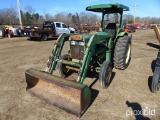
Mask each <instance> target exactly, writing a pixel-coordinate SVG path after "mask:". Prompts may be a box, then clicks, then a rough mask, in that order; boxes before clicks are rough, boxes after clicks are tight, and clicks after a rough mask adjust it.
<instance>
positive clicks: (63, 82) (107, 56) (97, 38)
mask: <svg viewBox="0 0 160 120" xmlns="http://www.w3.org/2000/svg"><path fill="white" fill-rule="evenodd" d="M86 10H87V11H92V12H97V13H102V20H101V30H100V31H96V32H91V33H90V34H61V35H60V36H59V38H58V39H57V41H56V43H55V45H54V49H53V50H52V55H51V56H50V57H49V59H48V62H47V68H46V70H45V71H43V72H42V71H38V70H35V69H29V70H27V71H26V82H27V90H28V91H29V92H31V93H32V94H34V95H36V96H37V97H40V98H42V99H43V100H45V101H47V102H49V103H51V104H53V105H55V106H57V107H59V108H61V109H63V110H66V111H68V112H70V113H73V114H76V115H78V116H81V114H82V113H83V112H84V111H85V110H86V109H87V107H88V105H89V104H90V99H91V92H90V89H89V87H88V86H87V85H84V84H83V82H84V80H85V77H86V74H87V71H89V70H93V71H96V72H98V73H99V82H100V86H101V87H102V88H107V87H108V85H109V84H110V82H111V74H112V69H113V67H115V68H116V69H120V70H124V69H126V68H127V67H128V65H129V63H130V60H131V36H129V35H128V33H127V32H124V29H125V23H123V22H122V17H123V11H128V10H129V8H128V7H127V6H124V5H122V4H100V5H93V6H88V7H87V8H86ZM110 14H112V16H111V17H109V15H110ZM114 16H117V17H116V18H120V20H119V21H115V20H112V18H114ZM106 19H111V20H109V21H108V20H107V24H105V22H106ZM117 22H119V24H118V23H117ZM66 41H69V42H68V43H69V46H70V47H69V48H68V50H66V51H68V52H67V53H66V54H63V55H61V51H62V49H63V46H64V44H65V42H66ZM55 69H57V70H58V71H59V74H60V76H61V77H58V76H55V75H52V74H53V72H54V70H55ZM71 70H72V71H76V72H77V73H78V76H77V79H76V80H75V82H73V81H69V80H67V79H66V78H65V77H66V76H67V74H68V72H69V71H71Z"/></svg>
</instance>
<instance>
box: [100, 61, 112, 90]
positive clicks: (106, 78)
mask: <svg viewBox="0 0 160 120" xmlns="http://www.w3.org/2000/svg"><path fill="white" fill-rule="evenodd" d="M111 75H112V63H111V62H109V61H104V62H103V64H102V66H101V69H100V72H99V81H100V84H101V87H102V88H103V89H105V88H107V87H108V86H109V84H110V82H111Z"/></svg>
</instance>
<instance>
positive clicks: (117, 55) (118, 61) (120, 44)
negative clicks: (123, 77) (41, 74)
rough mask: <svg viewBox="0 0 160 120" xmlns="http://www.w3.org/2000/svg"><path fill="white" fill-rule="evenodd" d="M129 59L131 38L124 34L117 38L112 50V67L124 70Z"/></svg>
mask: <svg viewBox="0 0 160 120" xmlns="http://www.w3.org/2000/svg"><path fill="white" fill-rule="evenodd" d="M130 60H131V39H130V38H129V37H128V36H127V35H125V36H124V37H120V38H119V39H118V40H117V43H116V46H115V50H114V67H115V68H116V69H121V70H124V69H126V68H127V67H128V65H129V63H130Z"/></svg>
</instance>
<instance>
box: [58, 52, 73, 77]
mask: <svg viewBox="0 0 160 120" xmlns="http://www.w3.org/2000/svg"><path fill="white" fill-rule="evenodd" d="M59 59H60V60H70V56H69V55H68V54H64V55H62V56H60V58H59ZM57 69H58V72H59V74H60V76H61V77H63V78H65V77H66V76H67V74H68V73H69V71H70V70H69V69H68V68H66V65H65V64H63V63H61V62H58V63H57Z"/></svg>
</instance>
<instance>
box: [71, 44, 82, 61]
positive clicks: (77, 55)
mask: <svg viewBox="0 0 160 120" xmlns="http://www.w3.org/2000/svg"><path fill="white" fill-rule="evenodd" d="M70 48H71V57H72V58H73V59H78V60H82V59H83V56H84V46H82V45H79V42H76V43H75V45H71V44H70Z"/></svg>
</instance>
